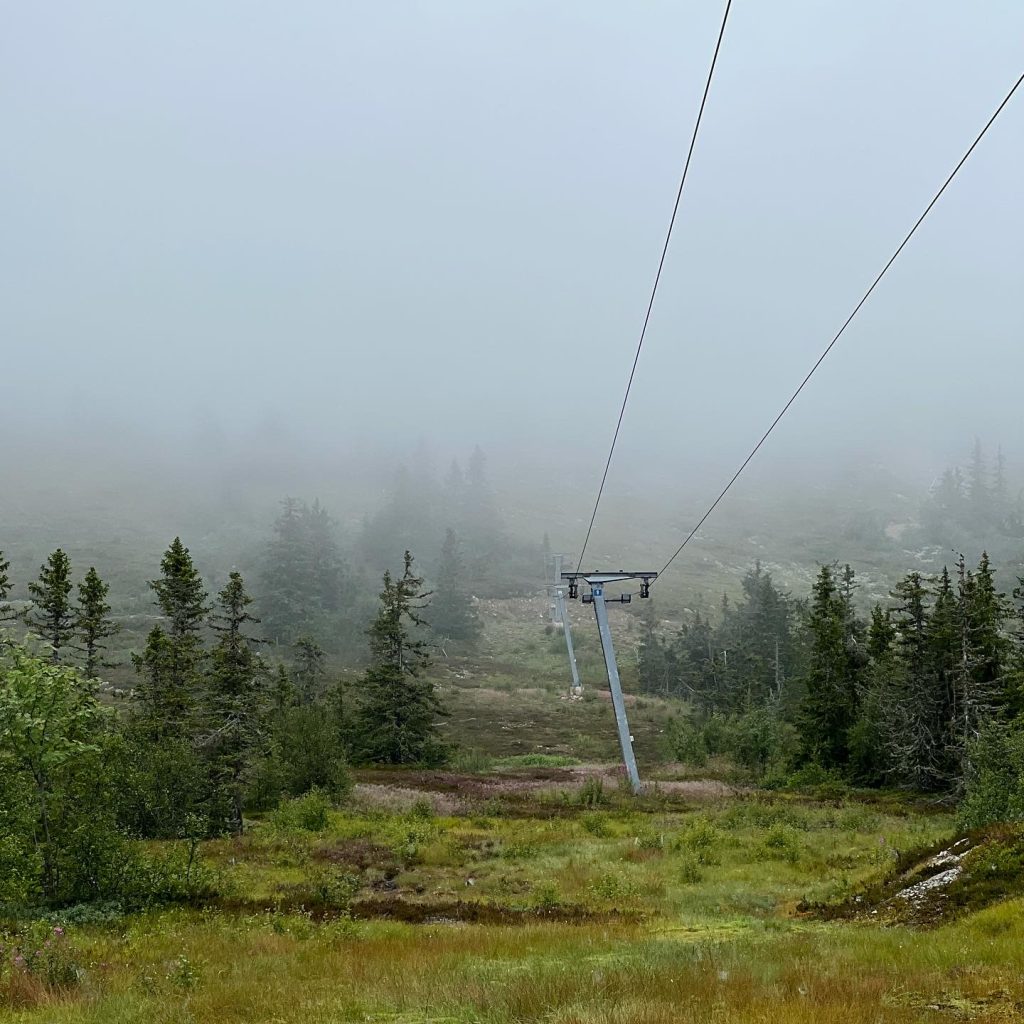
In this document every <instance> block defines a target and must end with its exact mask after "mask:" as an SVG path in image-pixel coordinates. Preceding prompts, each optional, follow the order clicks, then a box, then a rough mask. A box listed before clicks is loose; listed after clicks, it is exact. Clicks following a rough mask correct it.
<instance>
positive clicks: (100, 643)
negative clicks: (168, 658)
mask: <svg viewBox="0 0 1024 1024" xmlns="http://www.w3.org/2000/svg"><path fill="white" fill-rule="evenodd" d="M109 593H110V587H109V586H108V585H107V584H106V583H104V582H103V580H102V579H100V575H99V573H98V572H96V569H95V567H93V566H90V567H89V571H88V572H87V573H86V574H85V579H84V580H82V582H81V583H79V584H78V602H77V604H76V605H75V610H74V616H75V647H76V649H77V650H79V651H80V652H81V653H82V654H84V655H85V666H84V669H85V676H86V678H87V679H95V678H96V676H97V675H98V673H99V670H100V669H101V668H112V667H113V664H112V662H108V661H104V659H103V652H104V651H105V650H106V643H105V642H104V641H106V640H108V639H109V638H110V637H112V636H114V635H115V634H116V633H118V632H119V631H120V629H121V627H120V626H119V625H118V624H117V623H116V622H114V621H113V619H112V618H111V616H110V604H109V603H108V602H107V594H109Z"/></svg>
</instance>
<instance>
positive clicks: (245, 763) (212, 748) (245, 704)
mask: <svg viewBox="0 0 1024 1024" xmlns="http://www.w3.org/2000/svg"><path fill="white" fill-rule="evenodd" d="M251 604H252V598H251V597H250V596H249V595H248V593H246V590H245V583H244V581H243V580H242V577H241V575H240V574H239V573H237V572H232V573H231V575H230V576H229V578H228V582H227V584H226V586H225V587H224V589H223V590H221V592H220V593H219V594H218V596H217V609H216V611H215V612H214V614H213V616H212V617H211V620H210V624H211V627H212V629H213V630H214V632H215V633H216V634H217V642H216V644H215V645H214V648H213V651H212V653H211V657H210V673H209V681H208V690H207V694H206V699H205V708H204V712H205V714H204V717H205V720H206V721H205V727H206V730H207V734H208V735H207V738H206V741H205V743H204V746H205V747H206V748H207V752H208V756H209V758H210V760H211V765H212V769H213V783H214V786H215V787H216V789H217V790H218V792H219V793H220V795H221V798H222V801H223V803H224V804H225V805H226V811H227V824H228V830H229V831H230V832H232V833H233V834H235V835H240V834H241V832H242V827H243V826H242V805H243V799H244V792H245V780H246V776H247V773H248V772H249V770H250V769H251V767H252V766H253V764H254V762H255V759H256V755H257V753H258V751H259V747H260V743H261V739H262V728H263V723H264V719H265V712H266V708H265V703H266V701H265V697H266V694H265V687H264V677H265V673H264V669H263V666H262V664H261V663H260V660H259V657H258V656H257V654H256V653H255V648H256V646H257V644H259V643H260V641H259V640H258V639H256V638H255V637H253V636H251V635H250V634H249V632H248V627H249V626H250V625H256V624H257V623H258V622H259V621H260V620H259V619H258V618H256V616H254V615H252V614H251V613H250V612H249V607H250V605H251Z"/></svg>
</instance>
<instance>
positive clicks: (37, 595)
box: [25, 548, 75, 662]
mask: <svg viewBox="0 0 1024 1024" xmlns="http://www.w3.org/2000/svg"><path fill="white" fill-rule="evenodd" d="M28 591H29V593H30V594H31V595H32V606H31V607H30V608H29V609H28V611H27V612H26V613H25V622H26V624H27V625H28V627H29V629H32V630H34V631H35V632H36V633H38V634H39V635H40V636H41V637H42V638H43V639H44V640H45V641H46V643H47V644H48V645H49V647H50V650H51V652H52V653H51V658H52V660H53V661H55V662H57V661H60V652H61V650H62V649H63V648H64V647H66V646H67V644H68V642H69V640H70V639H71V637H72V631H73V629H74V623H75V615H74V608H73V606H72V603H71V562H70V560H69V559H68V556H67V555H66V554H65V553H64V552H63V551H62V550H61V549H60V548H57V550H56V551H54V552H53V554H51V555H50V557H49V558H47V560H46V564H45V565H43V566H42V567H41V568H40V570H39V579H38V580H35V581H33V582H32V583H30V584H29V585H28Z"/></svg>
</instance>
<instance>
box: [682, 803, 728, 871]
mask: <svg viewBox="0 0 1024 1024" xmlns="http://www.w3.org/2000/svg"><path fill="white" fill-rule="evenodd" d="M724 838H725V835H724V833H723V832H722V831H721V829H719V828H716V826H715V825H714V823H713V822H712V821H711V819H710V818H708V817H707V815H704V814H700V815H698V816H697V817H696V818H694V819H693V821H691V822H690V823H689V824H688V825H687V826H686V827H685V828H684V829H683V830H682V831H681V832H680V833H679V835H678V836H677V837H676V840H675V843H674V844H673V845H674V847H675V849H676V850H681V851H683V852H685V853H688V854H690V855H691V856H692V857H693V859H694V860H695V861H696V862H697V863H698V864H703V865H707V866H711V865H714V864H718V863H720V858H719V855H718V848H719V847H720V846H721V844H722V841H723V840H724Z"/></svg>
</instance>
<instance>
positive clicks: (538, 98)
mask: <svg viewBox="0 0 1024 1024" xmlns="http://www.w3.org/2000/svg"><path fill="white" fill-rule="evenodd" d="M721 8H722V5H721V4H719V3H717V2H716V3H710V2H708V3H701V4H677V3H668V2H660V3H653V2H652V3H647V4H641V5H623V4H614V3H594V2H586V3H584V2H582V0H580V2H575V3H562V4H550V3H541V2H531V3H527V2H508V3H490V4H481V3H475V2H468V0H467V2H454V0H450V2H443V3H402V4H399V3H390V2H384V3H362V4H357V3H329V2H326V0H320V2H294V3H289V4H285V5H279V4H265V3H264V4H259V3H258V4H254V3H242V2H225V3H218V4H208V3H199V2H180V3H177V4H174V5H169V6H166V5H152V4H138V3H128V2H120V3H104V2H97V3H93V4H88V5H82V4H70V3H64V4H61V3H57V4H15V5H9V6H8V9H7V11H6V17H5V27H4V32H3V35H2V39H0V112H2V123H3V125H4V145H3V147H2V152H0V210H2V223H3V225H4V227H3V231H2V236H0V318H2V319H0V344H2V355H3V363H2V365H3V373H4V381H5V387H4V389H3V402H2V403H0V429H2V431H3V436H4V439H5V440H4V445H3V449H4V451H3V454H2V455H0V471H2V472H3V474H4V478H5V479H6V481H7V485H6V486H4V487H3V488H2V492H3V493H2V494H0V503H3V504H2V505H0V509H2V507H3V506H4V505H5V506H6V507H7V509H8V511H9V510H10V509H11V508H17V509H18V510H19V512H20V513H21V514H22V515H28V514H29V512H30V511H31V510H30V509H29V507H28V506H30V505H31V504H32V502H33V501H35V500H36V499H35V498H30V497H29V495H30V494H33V495H38V494H44V493H45V494H47V495H49V497H48V499H47V500H48V501H50V502H52V503H56V504H60V503H61V502H65V503H68V504H73V503H74V502H75V501H76V497H75V496H76V494H78V493H80V492H81V491H82V490H83V489H84V488H86V487H87V485H88V486H91V487H93V488H95V487H97V486H99V487H101V489H102V488H106V490H105V492H104V493H105V494H106V498H105V499H104V500H106V501H108V502H111V503H112V502H122V503H124V502H127V503H128V504H131V502H132V501H133V500H135V497H133V496H132V494H131V492H132V489H133V488H147V487H152V486H155V484H154V481H155V480H157V479H159V478H160V477H161V476H166V475H167V474H170V479H172V482H171V483H167V480H166V479H165V481H164V483H165V491H164V492H162V493H166V492H167V491H173V493H174V495H175V498H174V502H173V508H174V510H177V511H180V512H181V514H185V511H186V510H187V508H188V506H189V504H190V502H191V501H192V495H193V491H190V488H193V489H194V494H195V495H198V494H200V493H203V494H204V500H206V499H208V498H209V495H210V493H212V494H213V496H214V497H215V498H217V500H220V499H221V498H223V499H224V500H226V501H229V502H230V500H231V499H232V496H233V495H234V496H235V497H237V496H238V495H240V494H242V493H243V492H245V491H246V489H247V488H249V489H252V490H254V491H258V492H259V493H261V494H263V495H264V496H266V497H267V498H268V500H270V499H269V496H270V495H275V496H276V495H280V494H283V493H285V492H286V491H288V490H295V489H297V488H299V487H306V488H307V493H313V492H314V491H315V490H319V491H321V492H325V491H326V492H329V493H336V494H342V493H345V492H346V488H347V489H348V498H349V504H350V505H351V506H352V507H353V509H355V508H358V507H360V505H361V504H362V505H364V506H370V505H372V504H373V502H374V501H375V500H376V499H377V497H379V495H380V493H381V491H382V489H383V488H384V487H386V485H387V480H388V479H390V474H391V473H392V472H393V470H394V467H395V465H396V464H397V463H398V462H399V461H401V460H403V459H405V460H409V459H410V458H413V457H414V456H413V453H414V452H415V451H416V446H417V444H420V445H421V446H426V447H421V448H420V451H421V452H422V451H425V450H430V451H431V452H433V453H434V454H433V457H434V458H436V460H437V463H438V465H439V466H440V467H442V468H443V467H444V466H445V465H446V464H447V462H448V460H449V459H450V458H451V457H452V456H453V455H460V456H464V455H465V453H466V452H467V451H468V450H469V449H470V448H471V447H472V446H473V445H474V444H476V443H479V444H480V445H482V446H483V447H484V448H485V449H486V451H487V452H488V454H489V457H490V465H491V467H492V471H493V473H494V475H495V478H496V479H498V480H499V481H505V485H506V486H508V487H509V488H510V489H512V490H514V489H515V488H516V487H518V488H519V491H518V495H517V497H518V500H520V501H521V502H522V504H523V505H524V506H527V507H529V508H531V509H533V510H535V512H536V519H537V521H540V520H542V519H543V517H544V515H550V516H551V517H552V519H553V521H557V522H559V523H561V524H563V527H564V529H565V532H566V534H567V535H568V534H571V533H572V532H573V531H575V530H577V529H578V527H579V523H580V522H581V521H582V522H585V517H586V515H587V514H588V513H589V508H588V507H587V505H588V502H590V501H592V496H593V493H594V491H595V490H596V486H597V482H598V479H599V477H600V471H601V468H602V466H603V462H604V458H605V456H606V454H607V449H608V444H609V441H610V439H611V433H612V429H613V427H614V419H615V416H616V414H617V410H618V404H619V402H620V401H621V397H622V391H623V387H624V385H625V381H626V377H627V375H628V370H629V366H630V363H631V360H632V356H633V351H634V349H635V346H636V340H637V336H638V332H639V328H640V324H641V321H642V316H643V311H644V308H645V305H646V301H647V296H648V293H649V290H650V286H651V282H652V280H653V275H654V270H655V266H656V261H657V256H658V252H659V250H660V246H661V243H662V240H663V237H664V232H665V229H666V226H667V223H668V216H669V213H670V211H671V204H672V199H673V197H674V192H675V188H676V185H677V182H678V176H679V171H680V168H681V164H682V159H683V156H684V154H685V151H686V145H687V143H688V139H689V134H690V132H691V130H692V124H693V119H694V116H695V113H696V109H697V105H698V103H699V99H700V93H701V90H702V88H703V83H704V77H705V75H706V73H707V67H708V63H709V60H710V55H711V50H712V46H713V43H714V39H715V35H716V33H717V29H718V24H719V21H720V18H721V13H722V10H721ZM1022 37H1024V8H1022V7H1021V5H1020V4H1018V3H1013V2H1010V0H1003V2H996V0H989V2H986V3H982V4H970V5H968V4H962V3H955V2H953V0H942V2H935V0H916V2H907V3H901V4H892V3H888V2H883V0H870V2H864V3H858V4H848V3H837V2H832V3H821V2H820V0H803V2H797V0H786V2H779V3H773V4H764V3H757V4H754V3H749V2H742V0H738V2H737V4H736V5H735V7H734V10H733V12H732V16H731V19H730V23H729V26H728V29H727V32H726V36H725V40H724V44H723V48H722V54H721V57H720V60H719V65H718V69H717V72H716V78H715V81H714V84H713V87H712V90H711V96H710V100H709V103H708V107H707V111H706V115H705V122H704V126H703V129H702V133H701V136H700V138H699V140H698V143H697V148H696V152H695V156H694V162H693V166H692V168H691V175H690V179H689V182H688V185H687V191H686V194H685V195H684V198H683V202H682V207H681V212H680V217H679V221H678V223H677V226H676V231H675V235H674V238H673V242H672V246H671V249H670V253H669V259H668V263H667V266H666V270H665V275H664V278H663V281H662V287H661V290H660V293H659V296H658V301H657V304H656V306H655V310H654V316H653V319H652V323H651V328H650V331H649V334H648V339H647V343H646V346H645V349H644V352H643V355H642V357H641V360H640V363H639V368H638V372H637V376H636V381H635V385H634V389H633V394H632V398H631V401H630V405H629V408H628V410H627V413H626V418H625V423H624V427H623V432H622V436H621V440H620V446H619V449H618V452H617V455H616V460H615V462H614V464H613V467H612V472H611V475H610V478H609V487H608V500H609V503H610V508H612V509H615V508H618V509H620V510H621V509H628V508H630V507H636V506H638V505H639V504H641V503H657V502H659V501H660V502H679V501H683V502H685V503H686V507H687V509H690V508H692V509H693V511H695V512H696V511H699V510H700V508H701V507H702V506H703V504H705V503H706V502H707V501H708V500H710V498H711V497H713V495H714V493H715V492H716V489H717V487H716V485H720V484H721V483H723V482H724V481H725V480H726V479H727V478H728V477H729V475H730V474H731V472H732V470H733V469H734V468H735V466H736V465H737V464H738V462H739V461H740V459H741V458H742V456H743V455H744V454H745V453H746V451H747V450H748V449H749V447H750V446H751V444H752V443H753V441H754V440H756V438H757V437H758V436H760V433H761V432H762V431H763V429H764V428H765V427H766V426H767V424H768V422H770V420H771V419H772V417H773V416H774V415H775V413H776V412H777V411H778V409H779V408H780V407H781V405H782V403H783V402H784V401H785V399H786V397H788V395H789V393H790V392H791V391H792V389H793V387H794V386H795V385H796V383H797V382H798V381H799V380H800V378H801V377H802V376H803V374H804V373H805V372H806V370H807V369H808V368H809V366H810V364H811V363H812V362H813V360H814V359H815V358H816V356H817V355H818V353H819V352H820V351H821V349H822V348H823V347H824V345H825V344H826V343H827V341H828V340H829V339H830V338H831V337H832V335H833V334H834V332H835V331H836V330H837V329H838V327H839V326H840V325H841V324H842V322H843V320H844V319H845V318H846V316H847V315H848V314H849V312H850V310H851V309H852V308H853V306H854V304H855V303H856V301H857V300H858V299H859V298H860V296H861V294H862V293H863V291H864V289H865V288H866V287H867V285H868V284H869V283H870V282H871V280H872V279H873V278H874V276H875V274H876V273H877V272H878V271H879V270H880V269H881V267H882V265H883V264H884V262H885V261H886V259H887V258H888V257H889V255H890V254H891V252H892V250H893V249H894V248H895V246H896V244H897V243H898V242H899V241H900V240H901V239H902V237H903V235H904V234H905V233H906V231H907V230H908V229H909V227H910V226H911V224H912V223H913V222H914V220H915V219H916V218H917V216H918V215H919V213H920V212H921V210H922V209H923V208H924V206H925V204H926V203H927V201H928V200H929V199H930V198H931V196H932V194H933V193H934V191H935V190H936V188H937V187H938V185H939V184H941V182H942V180H944V178H945V177H946V175H947V174H948V173H949V171H950V170H951V169H952V168H953V166H954V165H955V163H956V161H957V160H958V159H959V158H960V156H961V155H962V153H963V151H964V150H965V149H966V147H967V145H968V144H969V142H970V141H971V140H972V139H973V138H974V136H975V135H976V133H977V132H978V131H979V130H980V128H981V127H982V125H983V124H984V123H985V121H986V120H987V119H988V117H989V116H990V114H991V113H992V111H993V110H994V109H995V107H996V105H997V103H998V102H999V100H1000V99H1001V98H1002V97H1003V95H1004V94H1005V93H1006V91H1007V89H1008V88H1009V87H1010V85H1011V84H1012V82H1013V81H1014V80H1015V79H1016V77H1017V76H1018V75H1019V74H1020V71H1021V68H1020V40H1021V38H1022ZM1022 157H1024V96H1018V97H1017V98H1016V99H1015V100H1014V101H1013V102H1012V103H1011V104H1010V106H1008V107H1007V109H1006V111H1005V113H1004V114H1003V115H1002V117H1001V119H1000V120H999V121H998V122H997V123H996V125H995V126H994V127H993V129H992V131H991V132H990V134H989V135H988V136H987V137H986V138H985V140H984V141H983V143H982V144H981V146H979V148H978V150H977V151H976V152H975V154H974V155H973V156H972V158H971V159H970V161H969V162H968V164H967V165H966V166H965V168H964V170H963V171H962V173H961V174H960V176H959V177H958V179H957V180H956V181H955V183H954V184H953V186H952V187H951V188H950V190H949V191H948V193H947V194H946V195H945V196H944V197H943V199H942V200H941V202H940V203H939V205H938V206H937V207H936V208H935V210H934V211H933V213H932V215H931V217H930V218H929V220H928V221H927V222H926V224H925V226H924V227H923V228H922V230H921V231H920V232H919V234H918V235H917V236H916V237H915V238H914V240H913V241H912V243H911V245H910V246H908V248H907V250H906V251H905V252H904V254H903V255H902V256H901V258H900V260H899V261H898V262H897V264H896V266H895V267H894V268H893V270H892V272H891V273H890V274H889V275H888V276H887V278H886V279H885V281H884V282H883V284H882V286H880V288H879V290H878V291H877V293H876V294H875V295H874V296H873V297H872V299H871V300H870V302H869V304H868V305H867V306H866V307H865V308H864V310H863V312H862V314H861V315H860V316H859V318H858V319H857V320H856V321H855V323H854V325H853V326H852V327H851V328H850V330H849V331H848V332H847V334H846V335H845V336H844V338H843V340H842V341H841V342H840V344H839V346H838V347H837V348H836V350H835V351H834V353H833V355H832V356H831V357H830V359H829V360H828V361H827V362H826V363H825V364H824V366H823V367H822V369H821V371H820V373H819V374H818V375H817V376H816V377H815V379H814V381H813V382H812V384H811V386H810V387H809V388H808V390H807V392H806V393H805V395H803V396H802V397H801V398H800V399H799V401H798V402H797V404H796V405H795V406H794V407H793V409H792V411H791V413H790V415H789V416H788V417H787V418H786V420H785V421H784V422H783V424H782V426H781V427H780V429H779V431H778V432H777V434H776V435H775V436H774V437H773V438H772V440H771V441H770V442H769V444H768V445H767V446H766V448H765V450H764V451H763V453H762V454H761V455H760V456H759V458H758V460H757V462H756V463H755V464H754V466H753V467H752V471H751V473H750V476H749V479H745V480H744V482H743V484H742V487H741V488H739V489H738V494H737V499H738V500H742V501H746V502H751V501H756V499H757V493H758V491H757V488H759V487H764V486H767V485H768V484H769V483H771V482H772V481H774V482H775V483H776V484H778V483H779V482H782V483H783V484H785V485H786V486H788V485H789V483H791V482H792V481H794V480H797V479H805V480H818V481H819V482H820V481H826V482H827V481H830V480H839V479H842V478H843V477H844V475H845V472H846V471H845V467H847V466H848V465H849V464H850V462H851V460H854V461H859V462H861V463H863V464H866V465H875V466H885V467H886V468H887V469H891V470H896V471H897V472H898V474H899V475H900V476H901V477H902V478H903V479H910V480H914V481H916V482H917V483H919V484H922V485H926V484H927V481H928V480H929V479H930V478H931V477H932V476H933V475H934V474H935V473H936V472H937V471H938V470H939V469H940V468H941V467H942V466H943V465H945V464H946V463H948V462H949V461H950V460H951V459H953V458H962V457H963V455H964V454H965V452H966V448H967V446H968V445H969V443H970V439H971V437H973V436H974V435H979V436H982V437H985V438H986V439H988V440H989V442H990V443H991V445H992V446H993V447H994V445H995V443H996V442H997V441H1001V442H1002V443H1003V444H1004V446H1005V447H1006V448H1007V450H1008V453H1009V454H1010V456H1011V461H1012V460H1013V459H1014V458H1019V457H1020V455H1021V452H1022V450H1024V445H1021V443H1020V423H1021V415H1020V408H1021V404H1020V380H1021V378H1022V371H1024V345H1022V340H1024V304H1022V301H1021V295H1022V285H1024V280H1022V270H1021V268H1022V267H1024V204H1022V202H1021V192H1020V184H1019V178H1020V168H1021V166H1022ZM168 467H172V469H169V468H168ZM357 477H358V478H359V480H360V481H361V482H360V483H359V485H358V486H355V485H353V486H349V485H348V483H347V481H349V480H353V479H355V478H357ZM29 480H31V481H32V482H33V485H38V486H37V487H36V489H32V488H30V487H29V485H28V481H29ZM43 485H45V488H48V490H47V489H44V490H39V489H38V487H40V486H43ZM136 497H137V496H136ZM239 500H241V499H239ZM102 504H103V503H102V502H100V506H102ZM97 507H99V506H97ZM668 511H669V510H667V511H666V515H667V514H668ZM673 514H674V513H673ZM682 518H683V516H682V514H681V513H680V521H682ZM532 522H533V520H531V523H532ZM615 522H616V523H618V522H620V520H619V519H616V520H615ZM599 525H600V526H601V527H602V528H604V527H603V524H599ZM603 536H604V539H605V542H606V544H609V545H612V548H613V549H614V538H612V537H611V536H610V533H609V530H607V529H606V532H605V534H604V535H603ZM577 543H578V542H577ZM659 557H660V554H659Z"/></svg>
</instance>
